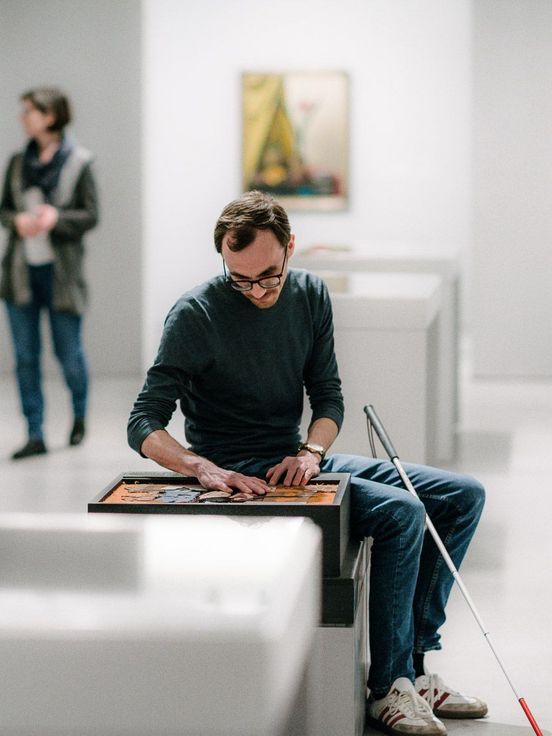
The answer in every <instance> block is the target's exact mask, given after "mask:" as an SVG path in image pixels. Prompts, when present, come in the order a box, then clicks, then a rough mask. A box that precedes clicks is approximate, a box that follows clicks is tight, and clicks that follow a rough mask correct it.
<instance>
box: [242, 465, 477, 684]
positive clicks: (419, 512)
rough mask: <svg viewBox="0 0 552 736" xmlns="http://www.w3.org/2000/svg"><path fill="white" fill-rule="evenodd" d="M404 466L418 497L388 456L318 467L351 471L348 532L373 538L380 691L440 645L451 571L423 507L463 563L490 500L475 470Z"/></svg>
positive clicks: (374, 664)
mask: <svg viewBox="0 0 552 736" xmlns="http://www.w3.org/2000/svg"><path fill="white" fill-rule="evenodd" d="M279 459H281V458H277V459H274V458H273V459H271V460H262V461H261V460H258V461H251V462H246V463H239V464H238V465H236V466H234V469H235V470H239V471H240V472H242V473H246V474H248V475H258V476H259V477H263V476H264V474H265V473H266V470H267V469H268V468H269V467H270V466H271V465H274V464H276V462H278V461H279ZM403 466H404V468H405V470H406V472H407V474H408V476H409V478H410V480H411V481H412V484H413V485H414V488H415V489H416V492H417V493H418V495H419V497H420V500H418V499H416V498H415V497H414V496H413V495H412V494H410V493H409V492H408V491H406V490H405V489H404V487H403V485H402V481H401V479H400V477H399V475H398V473H397V471H396V469H395V466H394V465H393V464H392V463H391V462H389V461H387V460H379V459H375V460H373V459H371V458H366V457H361V456H357V455H329V456H328V457H327V458H326V459H325V460H324V462H323V464H322V468H321V469H322V471H323V472H325V473H350V474H351V519H350V526H351V533H352V534H353V535H354V536H356V537H359V538H363V537H372V538H373V546H372V551H371V566H370V603H369V628H370V631H369V636H370V658H371V663H370V675H369V679H368V686H369V687H370V689H371V691H372V693H373V694H374V695H376V696H377V695H385V694H386V693H387V692H388V691H389V689H390V687H391V684H392V683H393V682H394V680H396V679H397V677H407V678H409V679H410V680H412V681H413V680H414V668H413V662H412V654H413V652H428V651H430V650H432V649H440V648H441V644H440V636H439V634H438V629H439V627H440V626H441V625H442V624H443V623H444V621H445V606H446V603H447V600H448V596H449V593H450V589H451V587H452V583H453V577H452V574H451V573H450V571H449V569H448V568H447V566H446V564H445V562H444V560H443V558H442V557H441V555H440V553H439V551H438V549H437V546H436V545H435V543H434V541H433V539H432V538H431V536H430V535H429V534H427V533H425V529H424V521H425V512H426V511H427V513H428V515H429V517H430V518H431V520H432V521H433V524H434V525H435V528H436V529H437V532H438V533H439V536H440V537H441V539H442V540H443V542H444V544H445V546H446V548H447V550H448V552H449V554H450V556H451V558H452V560H453V561H454V564H455V565H456V567H458V566H459V565H460V563H461V561H462V559H463V557H464V555H465V553H466V551H467V549H468V545H469V543H470V541H471V538H472V536H473V534H474V532H475V529H476V527H477V524H478V522H479V518H480V516H481V512H482V511H483V505H484V502H485V491H484V489H483V487H482V486H481V484H480V483H479V482H478V481H476V480H475V479H474V478H472V477H470V476H467V475H458V474H455V473H450V472H447V471H445V470H438V469H436V468H431V467H427V466H423V465H412V464H408V463H403Z"/></svg>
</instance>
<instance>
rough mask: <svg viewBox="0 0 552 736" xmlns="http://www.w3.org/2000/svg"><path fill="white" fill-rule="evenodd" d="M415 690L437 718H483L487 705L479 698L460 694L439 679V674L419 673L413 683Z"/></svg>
mask: <svg viewBox="0 0 552 736" xmlns="http://www.w3.org/2000/svg"><path fill="white" fill-rule="evenodd" d="M414 687H415V688H416V692H417V693H418V695H421V696H422V698H423V699H424V700H425V701H426V702H427V703H428V705H429V707H430V708H431V710H432V711H433V713H435V715H436V716H439V718H483V716H485V715H487V705H486V704H485V703H484V702H483V701H482V700H479V698H474V697H472V696H470V695H462V694H461V693H459V692H456V690H453V689H452V688H451V687H448V685H445V683H444V682H443V681H442V680H441V678H440V677H439V675H421V676H420V677H417V678H416V682H415V683H414Z"/></svg>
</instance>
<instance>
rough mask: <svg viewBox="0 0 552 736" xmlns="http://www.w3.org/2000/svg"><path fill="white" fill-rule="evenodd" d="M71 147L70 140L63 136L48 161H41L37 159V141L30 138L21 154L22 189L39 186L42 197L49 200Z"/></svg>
mask: <svg viewBox="0 0 552 736" xmlns="http://www.w3.org/2000/svg"><path fill="white" fill-rule="evenodd" d="M72 148H73V146H72V144H71V143H70V141H69V140H68V139H67V138H65V137H63V138H62V139H61V142H60V146H59V148H58V149H57V151H56V152H55V153H54V155H53V156H52V158H51V159H50V161H48V162H47V163H42V162H41V161H40V160H39V150H38V144H37V142H36V141H35V140H34V139H33V140H30V141H29V143H28V145H27V148H26V149H25V152H24V154H23V189H29V188H30V187H39V189H41V190H42V192H43V194H44V199H45V200H46V201H47V202H49V201H50V198H51V195H52V192H53V191H54V189H55V188H56V187H57V185H58V182H59V176H60V174H61V170H62V168H63V164H64V163H65V162H66V161H67V158H68V156H69V154H70V153H71V149H72Z"/></svg>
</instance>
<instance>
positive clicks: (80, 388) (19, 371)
mask: <svg viewBox="0 0 552 736" xmlns="http://www.w3.org/2000/svg"><path fill="white" fill-rule="evenodd" d="M53 278H54V274H53V266H52V265H51V264H47V265H44V266H29V280H30V286H31V292H32V301H31V303H30V304H26V305H25V306H16V305H15V304H10V303H7V304H6V306H7V310H8V320H9V324H10V328H11V333H12V339H13V347H14V352H15V367H16V375H17V384H18V388H19V396H20V399H21V407H22V409H23V414H24V415H25V418H26V420H27V425H28V434H29V438H30V439H42V437H43V429H42V425H43V421H44V396H43V393H42V382H41V371H40V353H41V339H40V314H41V311H42V309H46V311H47V312H48V317H49V320H50V329H51V332H52V341H53V344H54V351H55V354H56V357H57V359H58V360H59V362H60V364H61V368H62V370H63V376H64V378H65V382H66V384H67V386H68V388H69V390H70V392H71V396H72V403H73V413H74V415H75V417H84V416H85V415H86V400H87V394H88V371H87V368H86V361H85V357H84V352H83V349H82V343H81V323H82V318H81V317H80V315H77V314H72V313H70V312H59V311H56V310H55V309H54V308H53V306H52V290H53Z"/></svg>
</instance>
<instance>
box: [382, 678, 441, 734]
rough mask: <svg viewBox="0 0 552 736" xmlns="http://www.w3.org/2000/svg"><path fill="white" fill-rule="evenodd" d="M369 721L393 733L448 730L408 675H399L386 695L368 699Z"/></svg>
mask: <svg viewBox="0 0 552 736" xmlns="http://www.w3.org/2000/svg"><path fill="white" fill-rule="evenodd" d="M368 722H369V723H370V725H372V726H373V727H374V728H377V729H379V730H380V731H385V733H389V734H392V735H393V736H399V735H402V734H411V735H412V736H443V734H446V732H447V729H446V728H445V726H444V725H443V724H442V723H441V721H440V720H439V719H438V718H436V717H435V716H434V715H433V711H432V710H431V708H430V707H429V705H428V704H427V703H426V701H425V700H424V699H423V698H421V697H420V696H419V695H418V694H417V693H416V690H415V689H414V685H413V684H412V683H411V682H410V680H409V679H408V678H406V677H398V678H397V679H396V680H395V682H394V683H393V684H392V685H391V689H390V690H389V692H388V693H387V695H386V696H385V697H384V698H380V699H379V700H373V699H370V700H368Z"/></svg>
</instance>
